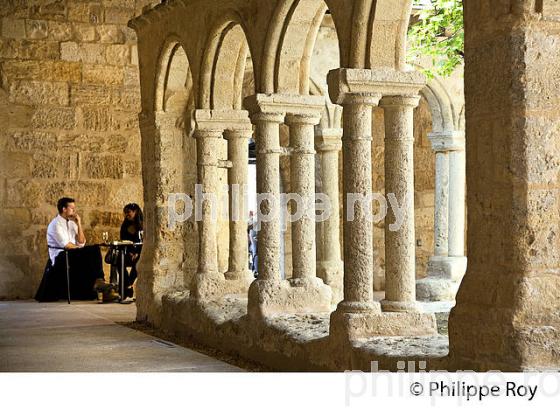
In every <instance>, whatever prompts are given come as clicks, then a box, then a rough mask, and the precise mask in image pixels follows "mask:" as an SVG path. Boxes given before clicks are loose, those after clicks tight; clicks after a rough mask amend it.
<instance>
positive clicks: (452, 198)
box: [448, 132, 467, 281]
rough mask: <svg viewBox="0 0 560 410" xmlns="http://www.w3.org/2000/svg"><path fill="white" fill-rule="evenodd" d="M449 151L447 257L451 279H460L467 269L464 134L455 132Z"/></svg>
mask: <svg viewBox="0 0 560 410" xmlns="http://www.w3.org/2000/svg"><path fill="white" fill-rule="evenodd" d="M453 135H454V138H453V150H452V151H450V153H449V250H448V253H449V258H450V259H451V264H452V271H451V275H450V276H451V279H453V280H456V281H457V280H461V278H462V277H463V275H464V274H465V271H466V270H467V258H466V257H465V185H466V184H465V181H466V166H465V135H464V132H455V133H454V134H453Z"/></svg>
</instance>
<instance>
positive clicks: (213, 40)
mask: <svg viewBox="0 0 560 410" xmlns="http://www.w3.org/2000/svg"><path fill="white" fill-rule="evenodd" d="M246 32H247V31H246V29H245V27H244V23H243V22H242V20H241V17H240V16H239V15H238V14H237V13H235V12H233V11H230V12H227V13H225V14H224V15H223V16H222V17H221V18H220V19H219V23H218V24H217V25H216V27H215V29H214V30H212V31H211V32H210V35H209V37H208V41H207V44H206V48H205V53H204V57H203V61H202V69H201V76H200V99H199V107H200V108H203V109H234V110H240V109H241V108H242V101H243V97H244V96H243V81H244V77H245V73H246V72H247V69H250V68H251V67H247V64H248V63H249V64H252V59H251V58H250V57H251V52H250V45H249V43H248V37H247V35H246ZM250 71H251V72H252V73H253V75H254V76H256V75H257V72H255V71H254V70H252V69H250ZM232 73H233V76H232ZM255 83H256V82H255ZM217 84H219V86H218V87H217V86H216V85H217Z"/></svg>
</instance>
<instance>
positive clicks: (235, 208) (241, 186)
mask: <svg viewBox="0 0 560 410" xmlns="http://www.w3.org/2000/svg"><path fill="white" fill-rule="evenodd" d="M249 126H250V124H249ZM252 133H253V131H252V130H251V129H250V128H249V129H230V130H226V131H225V132H224V137H225V139H226V140H227V141H228V159H229V161H230V162H231V167H230V168H229V169H228V184H229V218H230V221H229V266H228V271H227V272H226V273H225V278H226V279H227V280H232V281H241V282H246V283H247V284H248V283H250V282H251V281H252V280H253V274H252V272H251V271H250V270H249V269H248V251H247V217H248V212H247V196H246V191H247V176H248V162H249V138H251V135H252Z"/></svg>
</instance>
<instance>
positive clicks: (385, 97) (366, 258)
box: [328, 69, 436, 339]
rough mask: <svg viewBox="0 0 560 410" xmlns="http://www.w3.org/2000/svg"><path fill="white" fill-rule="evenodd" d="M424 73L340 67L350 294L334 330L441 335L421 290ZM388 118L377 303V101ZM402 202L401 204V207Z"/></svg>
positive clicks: (337, 94) (336, 85)
mask: <svg viewBox="0 0 560 410" xmlns="http://www.w3.org/2000/svg"><path fill="white" fill-rule="evenodd" d="M424 81H425V80H424V77H423V76H422V74H420V73H418V72H399V71H394V70H388V69H377V70H373V69H372V70H361V69H338V70H332V71H331V72H330V73H329V76H328V83H329V93H330V96H331V100H332V101H333V102H335V103H337V104H340V105H342V106H343V137H342V147H343V148H342V152H343V166H344V173H343V191H344V192H343V194H344V206H343V212H344V218H343V221H344V299H343V300H342V301H341V302H340V303H339V304H338V306H337V309H336V311H335V312H333V313H332V315H331V322H330V329H331V335H333V336H335V337H336V336H337V335H341V336H342V337H345V338H350V339H353V338H359V337H364V336H371V335H390V334H395V335H405V334H414V335H419V334H434V333H435V332H436V325H435V318H434V316H433V315H431V314H424V313H420V312H419V309H418V307H417V304H416V294H415V293H416V292H415V237H414V164H413V110H414V107H416V105H417V104H418V101H419V91H420V89H421V88H422V87H423V86H424V84H425V83H424ZM378 104H379V106H380V107H381V108H383V110H384V114H385V116H384V118H385V197H386V198H387V201H386V202H387V204H388V207H387V214H386V216H385V263H386V297H385V299H384V300H382V301H381V303H377V302H374V301H373V294H372V292H373V240H372V239H373V238H372V223H373V222H372V220H373V209H372V199H373V197H372V167H371V161H372V158H371V139H372V136H371V135H372V107H374V106H376V105H378ZM395 202H396V204H397V206H395V205H394V203H395Z"/></svg>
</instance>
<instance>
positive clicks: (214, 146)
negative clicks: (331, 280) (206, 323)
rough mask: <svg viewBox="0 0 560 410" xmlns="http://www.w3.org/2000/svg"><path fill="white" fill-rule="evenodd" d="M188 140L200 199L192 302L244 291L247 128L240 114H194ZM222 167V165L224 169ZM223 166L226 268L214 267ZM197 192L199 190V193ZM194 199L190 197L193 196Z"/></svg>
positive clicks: (246, 283)
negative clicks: (226, 196)
mask: <svg viewBox="0 0 560 410" xmlns="http://www.w3.org/2000/svg"><path fill="white" fill-rule="evenodd" d="M195 122H196V129H195V133H194V136H195V138H196V142H197V144H196V146H197V184H198V185H199V187H200V188H201V191H202V192H201V194H202V196H201V197H200V198H199V199H200V200H201V203H200V207H201V212H200V219H199V220H198V233H199V251H198V271H197V274H196V276H195V278H194V280H193V283H192V285H191V294H192V296H193V297H194V298H195V299H197V300H204V299H208V298H213V297H218V296H221V295H223V294H224V293H230V292H236V291H238V292H242V291H247V289H248V287H249V284H250V283H251V280H252V273H251V271H250V270H249V269H248V259H247V258H248V254H247V219H248V215H246V214H247V204H246V200H245V195H244V192H245V189H246V184H247V173H248V170H247V166H248V140H249V138H250V137H251V134H252V126H251V123H250V121H249V117H248V113H247V112H246V111H242V110H223V111H222V110H196V111H195ZM223 138H225V139H226V140H227V145H228V150H227V152H228V154H227V155H228V158H227V160H226V159H224V158H219V156H218V154H219V152H220V145H219V144H220V142H221V140H222V139H223ZM224 164H225V165H224ZM224 166H225V167H227V168H228V185H229V188H230V189H229V204H228V205H229V239H230V240H229V245H230V246H229V266H228V270H227V272H225V274H224V273H222V272H220V271H219V269H218V237H217V232H218V231H217V226H218V217H219V215H220V212H221V208H220V206H221V204H220V202H219V201H220V194H221V192H222V187H220V186H219V180H218V168H220V167H224ZM200 188H199V189H200ZM195 198H196V195H195Z"/></svg>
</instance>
